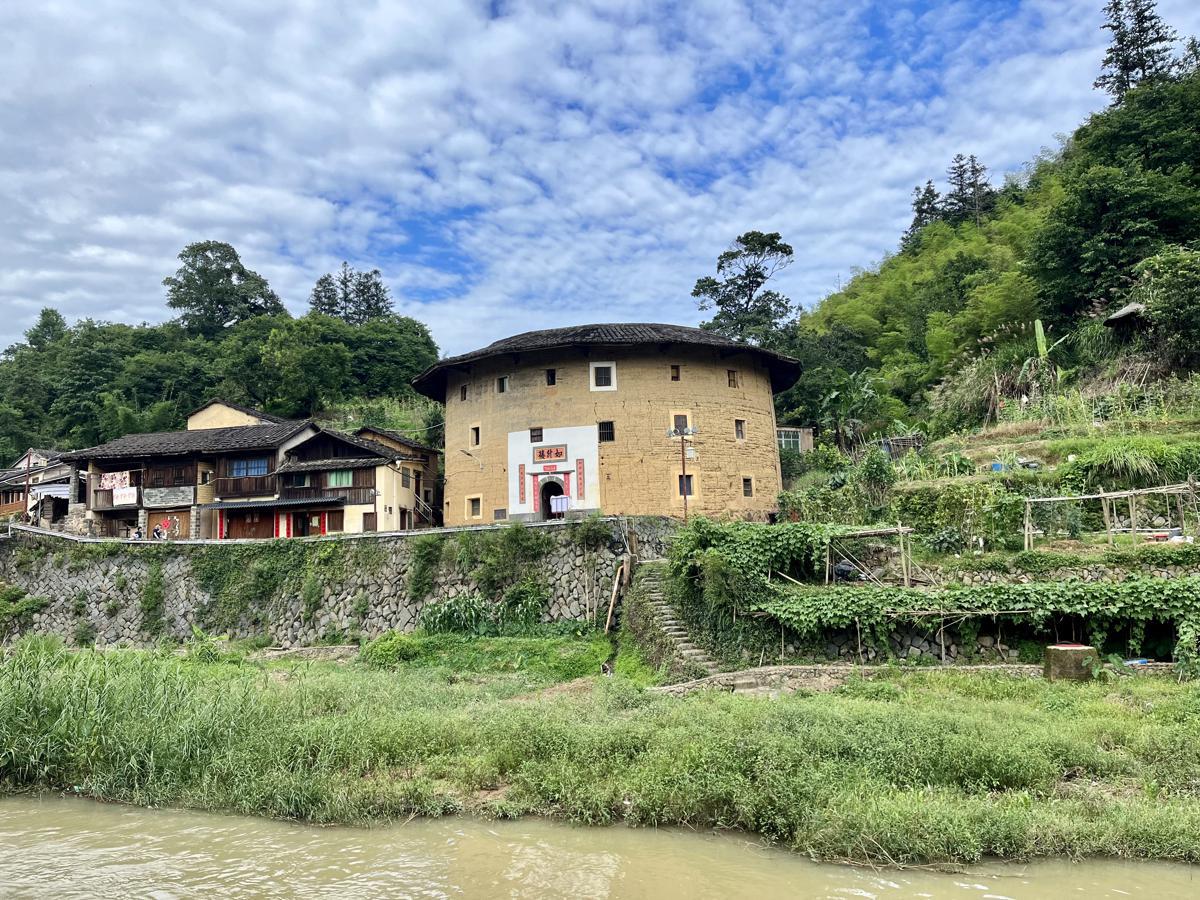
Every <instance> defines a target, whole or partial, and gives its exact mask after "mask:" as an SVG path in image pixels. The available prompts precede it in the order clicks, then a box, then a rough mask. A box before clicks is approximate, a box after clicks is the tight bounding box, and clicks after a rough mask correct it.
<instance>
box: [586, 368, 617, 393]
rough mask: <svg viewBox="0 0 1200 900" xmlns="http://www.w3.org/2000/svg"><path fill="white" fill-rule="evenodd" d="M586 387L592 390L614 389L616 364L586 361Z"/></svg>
mask: <svg viewBox="0 0 1200 900" xmlns="http://www.w3.org/2000/svg"><path fill="white" fill-rule="evenodd" d="M588 376H589V377H588V387H590V388H591V389H592V390H593V391H615V390H616V389H617V364H616V363H615V362H594V363H588Z"/></svg>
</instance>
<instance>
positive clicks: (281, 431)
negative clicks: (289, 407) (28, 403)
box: [63, 421, 311, 459]
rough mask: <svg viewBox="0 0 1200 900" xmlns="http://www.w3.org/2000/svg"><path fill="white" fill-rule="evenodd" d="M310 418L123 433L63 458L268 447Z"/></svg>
mask: <svg viewBox="0 0 1200 900" xmlns="http://www.w3.org/2000/svg"><path fill="white" fill-rule="evenodd" d="M310 424H311V423H309V422H291V421H287V422H278V423H272V424H269V425H240V426H235V427H231V428H204V429H201V430H198V431H158V432H151V433H150V434H126V435H124V436H122V437H119V438H117V439H116V440H113V441H109V442H108V443H107V444H101V445H99V446H98V447H89V448H87V449H86V450H75V451H74V452H72V453H64V454H63V459H119V458H123V457H126V458H139V457H146V456H186V455H189V454H192V453H228V452H235V451H238V450H269V449H273V448H275V447H278V446H279V445H280V444H282V443H283V442H284V441H286V440H287V439H288V438H290V437H292V436H293V435H294V434H296V433H298V432H299V431H301V430H302V429H304V428H307V427H309V425H310Z"/></svg>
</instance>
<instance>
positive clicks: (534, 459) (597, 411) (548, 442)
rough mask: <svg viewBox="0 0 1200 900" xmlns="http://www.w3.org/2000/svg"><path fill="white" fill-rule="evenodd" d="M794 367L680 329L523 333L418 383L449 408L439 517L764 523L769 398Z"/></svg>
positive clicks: (472, 521) (771, 430) (772, 427)
mask: <svg viewBox="0 0 1200 900" xmlns="http://www.w3.org/2000/svg"><path fill="white" fill-rule="evenodd" d="M798 375H799V365H798V363H797V362H796V361H795V360H793V359H791V358H789V357H786V356H782V355H780V354H777V353H773V352H770V351H767V350H763V349H760V348H758V347H753V346H750V345H748V344H743V343H739V342H737V341H734V340H731V339H729V338H726V337H722V336H721V335H718V334H713V333H711V332H707V331H702V330H700V329H698V328H687V327H683V326H679V325H655V324H640V323H628V324H610V325H581V326H577V327H572V328H554V329H548V330H545V331H530V332H526V333H525V334H519V335H516V336H514V337H510V338H505V339H504V340H501V341H497V342H495V343H494V344H490V345H489V346H487V347H484V348H483V349H481V350H476V351H474V352H472V353H465V354H463V355H461V356H454V357H450V358H447V359H444V360H442V361H440V362H438V363H437V364H436V365H434V366H432V367H430V368H429V369H428V370H426V371H425V372H423V373H422V374H421V375H420V376H418V377H417V378H416V380H415V381H414V385H415V386H416V388H417V390H418V391H420V392H421V393H422V394H424V395H426V396H427V397H431V398H433V399H435V400H438V401H440V402H443V403H445V405H446V445H445V446H446V456H445V477H446V483H445V507H444V511H443V512H444V519H445V524H447V525H479V524H488V523H493V522H504V521H509V520H539V519H545V518H550V517H557V516H561V515H564V514H571V515H577V514H580V513H584V512H590V511H599V512H601V513H603V514H605V515H669V516H680V515H682V514H683V512H684V502H685V499H686V502H687V511H688V513H689V514H696V515H705V516H710V517H714V518H748V519H761V518H765V517H766V516H767V514H768V513H770V512H772V511H773V510H774V508H775V497H776V494H777V493H778V492H779V490H780V488H781V481H780V472H779V450H778V445H777V443H776V424H775V410H774V405H773V403H772V397H773V395H774V393H775V392H777V391H781V390H785V389H786V388H788V387H790V386H791V385H792V384H793V383H794V382H795V380H796V378H797V376H798Z"/></svg>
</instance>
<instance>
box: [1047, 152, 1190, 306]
mask: <svg viewBox="0 0 1200 900" xmlns="http://www.w3.org/2000/svg"><path fill="white" fill-rule="evenodd" d="M1196 236H1200V191H1197V190H1196V189H1194V188H1192V187H1190V186H1189V185H1188V183H1187V180H1186V179H1185V178H1184V177H1183V175H1182V173H1176V172H1172V173H1169V174H1164V173H1160V172H1153V171H1147V170H1145V169H1143V168H1142V167H1141V166H1137V165H1131V166H1126V167H1124V168H1116V167H1113V166H1104V165H1095V166H1091V167H1089V168H1087V169H1085V170H1083V171H1082V172H1081V173H1080V174H1078V175H1075V176H1073V177H1072V178H1071V179H1070V181H1069V182H1068V183H1067V185H1066V193H1065V195H1064V197H1063V199H1062V201H1061V202H1060V203H1058V204H1057V205H1056V206H1055V207H1054V209H1053V210H1051V212H1050V213H1049V215H1048V216H1047V218H1046V222H1045V225H1044V226H1043V227H1042V229H1041V230H1040V231H1039V233H1038V234H1037V236H1036V238H1035V241H1034V246H1033V247H1032V248H1031V251H1030V263H1031V266H1032V273H1033V274H1034V276H1035V277H1036V278H1037V279H1038V280H1039V282H1040V283H1041V291H1042V296H1043V297H1044V298H1045V299H1047V300H1048V301H1049V304H1048V308H1047V312H1048V313H1052V314H1053V315H1054V316H1055V317H1056V318H1057V319H1058V320H1059V321H1063V320H1065V319H1068V318H1070V317H1072V316H1075V315H1077V314H1078V313H1080V312H1081V311H1082V310H1084V309H1085V308H1087V307H1089V306H1090V305H1093V304H1094V305H1096V306H1097V307H1099V308H1100V309H1109V308H1112V307H1113V306H1115V305H1117V304H1119V303H1123V302H1125V296H1126V294H1127V292H1128V290H1129V288H1130V287H1131V286H1132V283H1133V267H1134V266H1135V265H1137V263H1139V262H1141V261H1142V260H1143V259H1145V258H1146V257H1148V256H1151V255H1153V254H1154V253H1155V252H1157V251H1158V250H1159V249H1160V248H1161V247H1163V246H1165V245H1167V244H1173V243H1184V242H1186V241H1188V240H1190V239H1192V238H1194V237H1196Z"/></svg>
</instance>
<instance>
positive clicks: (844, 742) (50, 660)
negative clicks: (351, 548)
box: [0, 639, 1200, 862]
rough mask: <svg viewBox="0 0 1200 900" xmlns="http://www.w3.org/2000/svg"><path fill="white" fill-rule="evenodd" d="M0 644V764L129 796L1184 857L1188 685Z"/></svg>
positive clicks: (311, 817) (1191, 789)
mask: <svg viewBox="0 0 1200 900" xmlns="http://www.w3.org/2000/svg"><path fill="white" fill-rule="evenodd" d="M527 688H528V679H526V678H524V677H523V676H521V675H520V674H519V673H513V674H508V675H506V674H504V673H490V674H472V673H470V672H456V671H454V670H451V669H448V668H443V669H438V668H436V667H432V668H431V667H429V666H427V665H426V666H419V667H413V668H408V667H406V666H404V665H400V666H399V667H397V668H396V669H394V670H382V671H381V670H375V669H368V668H365V667H359V666H349V667H343V668H337V667H334V666H322V665H308V666H304V667H298V668H294V669H280V668H275V669H269V668H261V667H258V666H254V665H247V664H232V663H199V662H196V661H192V660H187V659H180V658H176V657H171V656H167V655H160V654H153V653H146V652H138V651H112V652H107V653H99V652H80V653H68V652H67V651H65V650H63V648H62V647H61V646H59V645H57V644H55V643H53V642H49V641H46V640H42V639H29V640H26V641H24V642H22V643H20V644H18V645H16V647H15V648H14V649H12V650H10V651H9V652H7V653H6V654H5V655H4V657H3V659H2V660H0V780H2V782H3V783H4V784H5V785H6V786H7V787H8V788H9V789H26V788H33V787H43V788H51V789H55V790H65V791H73V792H76V793H79V794H82V795H86V796H93V797H101V798H106V799H112V800H122V801H128V802H133V803H139V804H147V805H159V804H175V805H186V806H193V807H201V808H211V809H224V810H231V811H235V812H239V813H250V814H259V815H267V816H275V817H286V818H294V819H302V820H306V821H314V822H349V823H366V822H372V821H378V820H387V819H392V818H396V817H399V816H407V815H410V814H412V813H419V814H424V815H438V814H444V813H450V812H454V811H458V810H462V809H476V810H480V811H482V812H485V813H487V814H491V815H505V816H511V815H519V814H524V813H537V814H543V815H550V816H557V817H562V818H565V819H569V820H572V821H575V822H581V823H592V824H601V823H610V822H617V821H627V822H631V823H637V824H648V825H668V824H677V825H688V826H694V827H698V828H709V827H721V828H743V829H747V830H750V831H754V832H758V833H760V834H763V835H766V836H768V837H770V838H772V839H775V840H778V841H780V842H783V843H784V844H786V845H788V846H791V847H793V848H795V849H797V850H799V851H802V852H804V853H808V854H811V855H813V856H815V857H821V858H852V859H862V860H879V861H890V862H918V861H936V860H976V859H979V858H981V857H983V856H987V855H992V856H1001V857H1029V856H1037V855H1045V854H1070V855H1076V854H1110V855H1117V856H1140V857H1159V858H1171V859H1186V860H1200V693H1197V690H1196V689H1195V688H1194V687H1192V686H1189V685H1179V684H1175V683H1171V682H1165V681H1159V680H1153V679H1141V678H1139V679H1132V678H1131V679H1124V680H1123V681H1122V682H1121V683H1119V684H1116V685H1112V684H1108V685H1094V686H1063V685H1050V684H1045V683H1042V682H1040V681H1028V680H1022V679H1014V678H1006V677H998V676H989V675H985V674H969V675H967V674H962V675H957V674H950V673H912V674H906V675H903V676H901V675H899V674H897V675H896V676H894V677H893V679H892V680H887V679H885V680H877V681H866V682H856V683H851V684H850V685H849V686H847V687H846V688H843V689H842V690H840V691H839V692H837V693H835V694H823V695H815V696H804V695H796V696H791V697H786V698H783V699H780V700H778V701H775V702H769V701H763V700H754V699H747V698H743V697H737V696H731V695H726V694H704V695H693V696H691V697H688V698H686V699H673V698H668V697H663V696H659V695H653V694H650V693H647V692H645V691H642V690H639V689H638V688H636V687H635V686H634V685H633V684H632V683H630V682H629V681H627V680H625V679H623V678H621V677H620V676H618V677H616V678H613V679H611V680H610V679H597V681H596V686H595V690H587V691H583V692H574V691H563V692H559V693H555V694H553V695H549V696H530V695H529V694H528V693H526V689H527Z"/></svg>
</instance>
